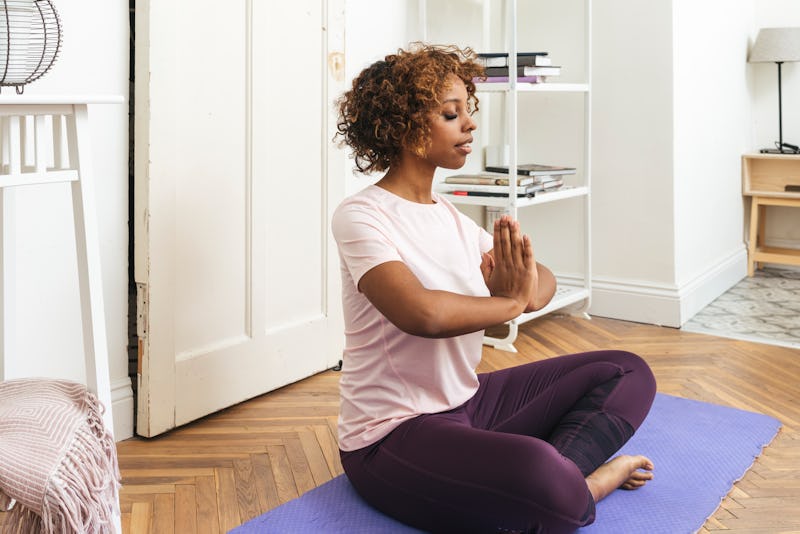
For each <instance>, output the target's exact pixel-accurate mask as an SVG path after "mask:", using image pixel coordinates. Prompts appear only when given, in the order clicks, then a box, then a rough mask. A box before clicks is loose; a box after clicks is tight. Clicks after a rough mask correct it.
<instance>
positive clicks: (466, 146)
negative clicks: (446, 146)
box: [456, 139, 472, 154]
mask: <svg viewBox="0 0 800 534" xmlns="http://www.w3.org/2000/svg"><path fill="white" fill-rule="evenodd" d="M456 148H457V149H458V150H460V151H462V152H463V153H465V154H469V153H471V152H472V139H469V140H467V141H464V142H463V143H460V144H458V145H456Z"/></svg>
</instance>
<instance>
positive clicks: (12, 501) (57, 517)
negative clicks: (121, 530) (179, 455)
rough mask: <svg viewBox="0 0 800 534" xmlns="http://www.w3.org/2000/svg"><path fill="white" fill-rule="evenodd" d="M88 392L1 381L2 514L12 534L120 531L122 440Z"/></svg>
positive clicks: (67, 385)
mask: <svg viewBox="0 0 800 534" xmlns="http://www.w3.org/2000/svg"><path fill="white" fill-rule="evenodd" d="M102 413H103V407H102V405H101V404H100V402H99V401H98V400H97V397H95V396H94V395H93V394H92V393H91V392H89V391H88V390H87V389H86V386H84V385H82V384H78V383H75V382H70V381H65V380H50V379H19V380H8V381H5V382H0V510H8V508H9V507H11V511H10V513H9V514H8V515H7V516H6V520H5V529H6V531H11V532H24V533H30V532H47V533H56V532H57V533H62V532H63V533H79V532H80V533H105V532H113V523H112V518H113V514H114V513H115V512H116V511H117V510H118V506H119V498H118V492H119V485H120V484H119V481H120V476H119V467H118V465H117V452H116V446H115V444H114V440H113V438H112V437H111V435H110V434H109V433H108V432H107V431H106V429H105V427H104V426H103V419H102Z"/></svg>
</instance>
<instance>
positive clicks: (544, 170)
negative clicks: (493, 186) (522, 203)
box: [486, 163, 575, 176]
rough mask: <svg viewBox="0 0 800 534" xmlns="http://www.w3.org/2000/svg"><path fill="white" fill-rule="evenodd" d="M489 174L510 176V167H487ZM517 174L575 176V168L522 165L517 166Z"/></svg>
mask: <svg viewBox="0 0 800 534" xmlns="http://www.w3.org/2000/svg"><path fill="white" fill-rule="evenodd" d="M486 170H487V171H489V172H502V173H504V174H508V166H490V165H487V166H486ZM517 174H522V175H527V176H545V175H562V174H575V167H560V166H556V165H542V164H540V163H522V164H520V165H517Z"/></svg>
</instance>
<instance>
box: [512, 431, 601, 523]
mask: <svg viewBox="0 0 800 534" xmlns="http://www.w3.org/2000/svg"><path fill="white" fill-rule="evenodd" d="M534 448H535V449H536V450H535V453H534V454H527V455H520V457H519V461H518V462H516V468H515V469H514V473H513V474H510V478H512V479H513V480H512V481H511V486H510V487H513V488H514V494H515V495H517V496H518V497H520V504H522V505H523V506H522V509H521V510H520V514H521V515H523V516H526V515H527V516H528V521H529V524H531V525H534V524H536V525H539V526H541V527H543V530H544V531H545V532H572V531H573V530H575V529H577V528H578V527H581V526H584V525H587V524H589V523H590V522H592V520H593V519H594V513H595V506H594V499H593V497H592V495H591V493H590V492H589V489H588V486H587V485H586V480H585V478H584V477H583V474H582V473H581V472H580V470H579V469H578V467H577V466H576V465H575V463H574V462H572V461H571V460H569V459H567V458H565V457H564V456H562V455H561V454H559V453H558V452H557V451H556V450H555V449H554V448H552V447H551V446H550V445H549V444H544V443H541V444H536V445H534ZM542 449H545V450H542ZM528 452H529V453H530V451H528Z"/></svg>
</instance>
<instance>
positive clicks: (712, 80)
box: [673, 0, 753, 322]
mask: <svg viewBox="0 0 800 534" xmlns="http://www.w3.org/2000/svg"><path fill="white" fill-rule="evenodd" d="M722 12H724V13H725V24H716V23H715V22H716V21H718V20H719V16H720V13H722ZM752 20H753V2H752V0H704V1H696V2H680V1H678V2H674V3H673V51H674V55H673V59H674V61H673V72H674V79H673V87H674V111H675V113H674V125H675V126H674V162H675V174H674V177H673V178H674V187H675V191H674V192H675V197H674V203H675V219H674V221H675V284H676V286H677V287H678V288H679V290H681V291H682V294H681V300H682V302H681V310H682V313H681V316H680V321H681V322H685V321H686V320H687V319H689V317H690V316H691V315H694V313H696V312H697V311H699V309H700V308H702V307H703V306H705V305H707V304H708V302H709V301H710V300H712V299H713V298H716V297H717V296H718V295H719V294H720V293H722V292H724V291H725V290H727V289H728V288H729V287H730V286H731V285H733V284H735V283H736V282H737V281H738V280H740V279H741V278H742V277H743V276H744V275H745V265H744V264H743V259H744V258H745V256H746V253H745V247H744V243H743V241H742V237H743V228H744V222H743V205H744V203H743V200H742V196H741V160H740V156H741V154H743V153H746V152H748V151H750V150H751V142H750V140H751V137H752V134H751V131H750V128H748V127H747V125H748V124H750V120H751V111H750V110H751V107H752V106H751V100H750V94H749V90H748V89H749V88H748V76H747V72H748V68H747V62H746V58H747V50H748V37H749V34H750V31H751V27H752ZM710 27H713V31H709V28H710ZM693 285H694V286H695V287H696V290H695V291H692V290H691V289H688V288H690V287H691V286H693ZM692 301H694V302H692Z"/></svg>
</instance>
